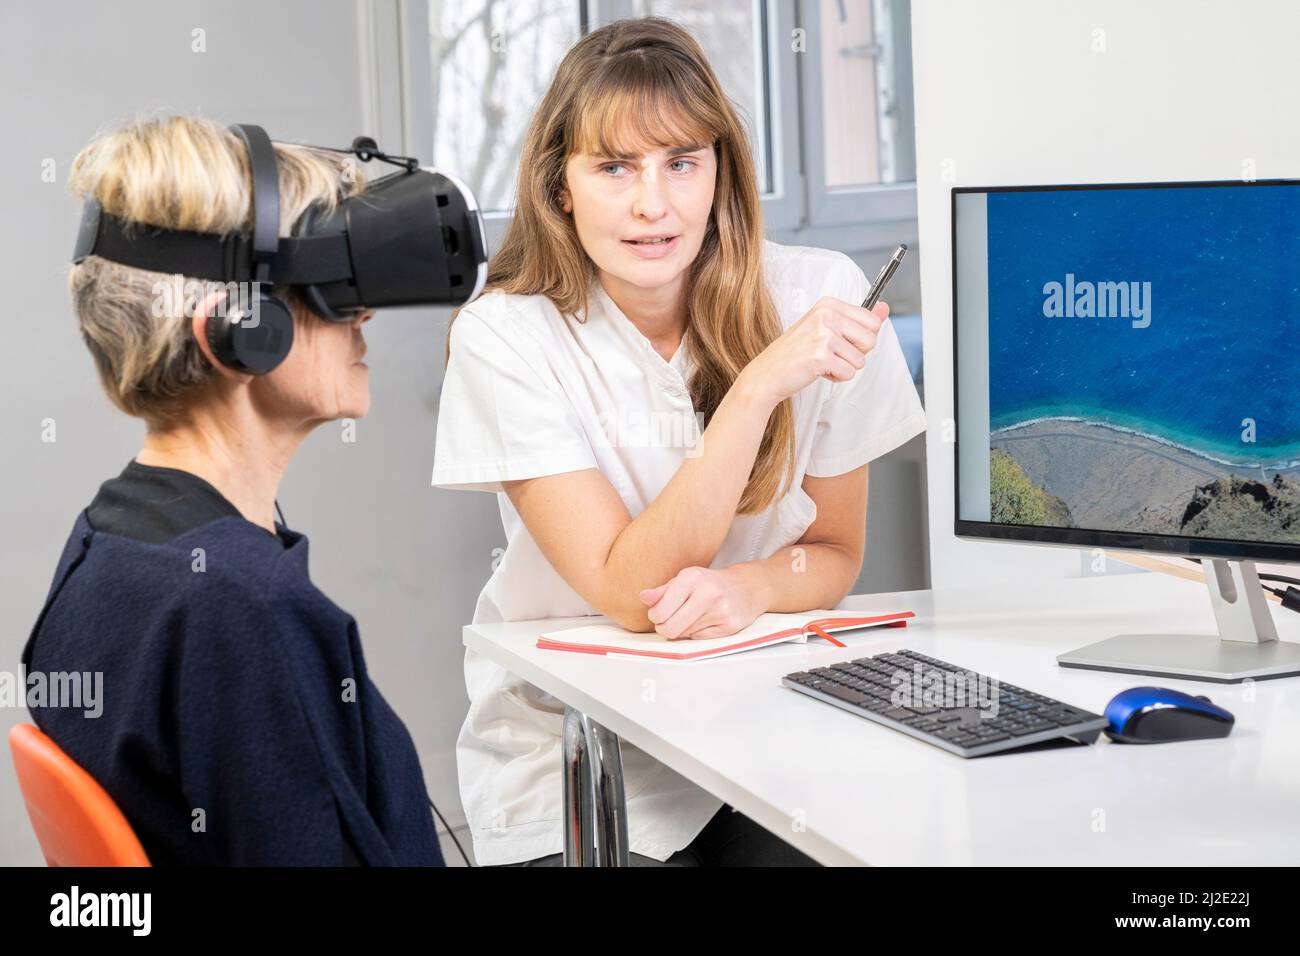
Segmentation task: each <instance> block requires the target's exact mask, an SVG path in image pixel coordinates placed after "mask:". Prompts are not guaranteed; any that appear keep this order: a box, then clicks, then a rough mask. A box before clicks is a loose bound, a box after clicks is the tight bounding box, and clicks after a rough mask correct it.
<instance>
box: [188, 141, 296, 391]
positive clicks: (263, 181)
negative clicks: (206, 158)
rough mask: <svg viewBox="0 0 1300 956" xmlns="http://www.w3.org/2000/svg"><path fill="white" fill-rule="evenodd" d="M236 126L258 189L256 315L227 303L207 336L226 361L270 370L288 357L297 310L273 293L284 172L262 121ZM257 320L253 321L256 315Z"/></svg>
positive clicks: (260, 371)
mask: <svg viewBox="0 0 1300 956" xmlns="http://www.w3.org/2000/svg"><path fill="white" fill-rule="evenodd" d="M231 130H232V131H233V132H234V133H236V134H237V135H238V136H239V138H240V139H241V140H243V142H244V147H245V149H246V150H247V152H248V166H249V174H250V178H251V180H252V186H253V189H252V192H253V197H252V198H253V244H252V267H253V279H254V281H255V282H256V287H255V289H254V292H253V310H254V311H253V315H252V316H249V315H246V314H244V311H243V309H242V305H241V308H236V309H233V310H232V309H231V308H230V306H231V303H230V302H229V301H227V302H226V308H225V309H223V310H222V314H220V315H211V316H208V319H207V329H206V332H207V339H208V344H209V345H210V346H211V348H212V352H213V354H214V355H215V356H216V358H217V360H218V361H219V362H221V364H222V365H225V366H227V367H228V368H233V369H236V370H237V371H240V372H250V373H253V374H256V375H261V374H265V373H266V372H269V371H271V370H272V369H274V368H275V367H276V366H277V365H279V364H280V363H281V362H283V361H284V359H285V357H286V356H288V354H289V349H290V347H291V346H292V345H293V316H292V314H291V313H290V312H289V307H288V306H287V305H285V304H284V303H283V302H281V301H280V300H279V299H276V298H274V297H273V296H272V295H271V264H272V262H273V261H274V260H275V254H276V252H277V251H278V249H279V247H280V172H279V168H278V166H277V164H276V160H275V148H274V147H273V146H272V145H271V138H270V137H269V136H267V135H266V131H265V130H264V129H262V128H261V127H260V126H252V125H236V126H232V127H231ZM254 317H255V318H256V321H250V319H252V318H254Z"/></svg>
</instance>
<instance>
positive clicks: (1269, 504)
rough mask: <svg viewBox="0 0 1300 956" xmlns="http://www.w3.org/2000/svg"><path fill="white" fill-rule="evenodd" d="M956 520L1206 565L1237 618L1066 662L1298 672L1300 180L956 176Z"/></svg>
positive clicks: (1218, 603)
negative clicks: (1285, 606)
mask: <svg viewBox="0 0 1300 956" xmlns="http://www.w3.org/2000/svg"><path fill="white" fill-rule="evenodd" d="M952 249H953V347H954V362H953V369H954V376H955V380H954V396H955V418H956V435H957V447H956V455H955V458H956V481H955V485H956V528H955V530H956V533H957V535H958V536H962V537H973V538H985V539H998V540H1011V541H1021V542H1037V543H1042V544H1053V545H1062V546H1069V547H1075V548H1119V549H1137V550H1142V551H1154V552H1163V553H1166V554H1172V555H1181V556H1184V557H1195V558H1199V559H1201V564H1202V568H1203V569H1204V571H1205V578H1206V583H1207V585H1208V587H1209V591H1210V597H1211V606H1212V608H1213V610H1214V613H1215V617H1216V620H1217V622H1218V625H1219V627H1218V633H1217V634H1208V635H1170V634H1146V635H1121V636H1117V637H1111V638H1108V639H1107V640H1104V641H1101V642H1099V643H1096V644H1092V645H1089V646H1088V647H1085V648H1080V649H1079V650H1077V651H1071V652H1068V653H1066V654H1062V655H1061V656H1060V657H1058V661H1059V663H1060V664H1062V665H1063V666H1069V667H1084V668H1093V669H1099V670H1115V671H1125V672H1130V673H1141V674H1156V675H1162V676H1174V677H1185V678H1191V679H1197V680H1213V681H1240V680H1243V679H1246V678H1253V679H1261V678H1269V677H1282V676H1291V675H1295V674H1300V645H1296V644H1292V643H1288V642H1280V641H1278V640H1277V633H1276V630H1275V628H1274V624H1273V619H1272V617H1271V615H1270V612H1269V608H1268V605H1267V602H1266V600H1265V593H1264V591H1263V589H1262V587H1261V585H1260V583H1259V578H1258V575H1257V572H1256V570H1255V566H1254V563H1253V562H1254V561H1256V560H1268V561H1279V562H1300V401H1297V400H1296V398H1297V396H1298V395H1300V181H1290V180H1287V181H1278V180H1270V181H1259V182H1239V181H1234V182H1197V183H1134V184H1128V183H1126V184H1116V185H1069V186H1024V187H988V188H966V187H960V188H955V189H953V191H952Z"/></svg>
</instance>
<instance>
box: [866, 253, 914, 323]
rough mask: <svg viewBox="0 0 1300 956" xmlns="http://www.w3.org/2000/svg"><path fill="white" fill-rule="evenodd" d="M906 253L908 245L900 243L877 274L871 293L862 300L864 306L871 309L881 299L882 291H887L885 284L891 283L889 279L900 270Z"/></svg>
mask: <svg viewBox="0 0 1300 956" xmlns="http://www.w3.org/2000/svg"><path fill="white" fill-rule="evenodd" d="M905 255H907V246H904V245H900V246H899V247H898V248H897V249H895V250H894V254H893V255H892V256H890V257H889V261H888V262H886V263H885V265H884V267H883V268H882V269H881V270H880V275H878V276H876V281H875V282H873V283H871V293H870V294H869V295H868V296H867V297H866V298H865V299H863V300H862V308H864V309H869V308H871V307H872V306H873V305H875V304H876V303H877V302H879V301H880V295H881V293H882V292H884V291H885V286H887V285H889V280H890V279H892V278H893V277H894V273H895V272H897V271H898V264H899V263H900V262H902V261H903V256H905Z"/></svg>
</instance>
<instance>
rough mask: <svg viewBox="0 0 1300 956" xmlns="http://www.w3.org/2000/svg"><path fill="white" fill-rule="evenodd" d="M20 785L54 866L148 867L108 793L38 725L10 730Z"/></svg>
mask: <svg viewBox="0 0 1300 956" xmlns="http://www.w3.org/2000/svg"><path fill="white" fill-rule="evenodd" d="M9 749H10V750H11V751H12V752H13V758H14V767H15V769H16V770H17V771H18V786H19V787H20V788H21V789H22V792H23V801H24V802H25V803H26V804H27V815H28V816H29V817H30V818H31V821H32V828H33V829H34V830H35V831H36V839H37V840H39V841H40V844H41V852H43V853H44V854H45V862H46V863H48V864H49V865H50V866H148V865H149V857H148V856H146V855H145V852H144V847H142V846H141V845H140V841H139V840H138V839H137V838H136V835H135V831H134V830H132V829H131V824H130V823H128V822H127V819H126V817H124V816H123V815H122V811H121V810H119V809H118V807H117V804H116V803H114V802H113V798H112V797H110V796H109V795H108V792H107V791H106V790H105V789H104V788H103V787H101V786H100V785H99V783H97V782H96V781H95V779H94V778H93V777H92V776H91V775H90V774H88V773H86V771H85V770H83V769H82V768H81V767H80V766H79V765H78V764H77V763H76V761H74V760H73V759H72V758H71V757H69V756H68V755H67V754H65V753H64V752H63V750H62V749H61V748H60V747H59V745H58V744H56V743H55V742H54V741H53V740H51V739H50V738H49V737H47V736H46V735H45V734H44V733H42V732H41V730H40V728H38V727H36V726H35V725H34V724H19V725H18V726H16V727H14V728H13V729H12V730H10V731H9Z"/></svg>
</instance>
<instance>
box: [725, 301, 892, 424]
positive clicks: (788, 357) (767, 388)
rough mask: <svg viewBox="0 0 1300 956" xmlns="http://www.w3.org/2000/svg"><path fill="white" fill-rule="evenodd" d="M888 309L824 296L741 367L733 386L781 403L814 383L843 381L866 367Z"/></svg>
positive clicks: (886, 306)
mask: <svg viewBox="0 0 1300 956" xmlns="http://www.w3.org/2000/svg"><path fill="white" fill-rule="evenodd" d="M887 318H889V305H888V303H885V302H878V303H876V305H875V306H874V307H872V308H871V309H862V308H859V307H858V306H856V305H850V304H849V303H848V302H844V301H842V300H840V299H835V298H832V297H830V296H825V297H823V298H821V299H818V300H817V303H816V304H815V305H814V306H813V307H812V308H811V309H809V310H808V312H807V314H805V315H804V316H803V317H802V318H801V319H799V321H798V322H796V323H795V324H794V325H792V326H790V328H788V329H786V330H785V332H784V333H782V335H781V337H780V338H778V339H777V340H776V341H774V342H773V343H772V344H771V345H769V346H768V347H767V348H765V349H764V350H763V351H762V352H760V353H759V354H758V355H757V356H756V357H755V358H754V360H753V361H752V362H750V363H749V364H748V365H747V366H745V368H744V370H743V371H741V373H740V375H739V376H737V379H736V383H737V384H740V383H742V382H744V383H745V384H746V385H747V387H749V388H751V389H754V390H756V391H757V393H758V394H761V395H763V396H764V397H765V398H767V399H770V400H771V403H772V406H773V407H775V406H776V405H778V404H780V403H781V402H782V401H784V400H785V399H787V398H789V397H790V396H791V395H794V394H795V393H796V392H798V391H800V390H801V389H803V388H805V387H807V386H808V385H810V384H812V382H814V381H815V380H816V379H818V378H826V379H830V380H831V381H832V382H847V381H848V380H849V379H851V378H853V376H854V375H855V374H857V371H858V369H860V368H862V366H863V365H864V364H866V359H867V353H868V352H870V351H871V350H872V349H873V348H875V346H876V334H877V333H878V332H879V331H880V326H881V325H882V324H883V323H884V321H885V319H887Z"/></svg>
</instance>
